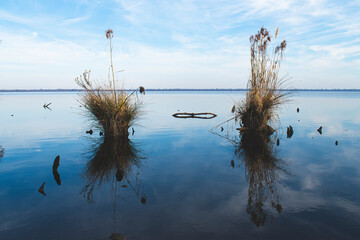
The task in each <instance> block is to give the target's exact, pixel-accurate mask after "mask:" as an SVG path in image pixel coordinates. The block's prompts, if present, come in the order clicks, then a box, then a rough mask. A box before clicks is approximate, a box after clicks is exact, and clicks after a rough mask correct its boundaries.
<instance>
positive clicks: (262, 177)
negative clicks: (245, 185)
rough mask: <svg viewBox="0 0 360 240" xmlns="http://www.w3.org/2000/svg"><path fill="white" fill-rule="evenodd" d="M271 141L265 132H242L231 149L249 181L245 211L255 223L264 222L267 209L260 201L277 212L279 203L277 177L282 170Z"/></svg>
mask: <svg viewBox="0 0 360 240" xmlns="http://www.w3.org/2000/svg"><path fill="white" fill-rule="evenodd" d="M273 147H274V143H273V142H272V141H271V139H270V137H269V135H268V134H265V133H263V132H257V133H254V134H244V135H243V136H242V138H241V141H240V143H239V145H238V146H237V149H236V151H235V154H236V156H238V157H239V158H240V159H241V160H242V162H243V164H244V165H245V174H246V178H247V181H248V182H249V189H248V205H247V213H248V214H249V215H250V217H251V221H252V222H253V223H254V224H255V225H256V226H257V227H259V226H264V224H265V222H266V219H267V216H268V214H269V213H268V212H266V211H265V210H264V204H265V203H266V202H268V201H270V203H271V204H270V206H271V207H272V208H273V209H275V210H276V212H278V213H281V211H282V206H281V203H280V196H279V193H278V191H277V179H278V175H279V174H281V173H286V170H285V169H284V162H283V161H282V160H281V159H279V158H278V157H277V156H276V152H275V151H274V148H273Z"/></svg>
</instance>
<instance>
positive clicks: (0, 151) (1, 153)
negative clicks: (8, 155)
mask: <svg viewBox="0 0 360 240" xmlns="http://www.w3.org/2000/svg"><path fill="white" fill-rule="evenodd" d="M3 156H4V148H2V147H1V146H0V158H2V157H3Z"/></svg>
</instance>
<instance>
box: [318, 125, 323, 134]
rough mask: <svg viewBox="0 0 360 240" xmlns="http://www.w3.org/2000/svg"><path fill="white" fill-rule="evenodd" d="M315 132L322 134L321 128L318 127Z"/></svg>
mask: <svg viewBox="0 0 360 240" xmlns="http://www.w3.org/2000/svg"><path fill="white" fill-rule="evenodd" d="M317 131H318V132H319V133H320V134H322V126H320V127H319V128H318V130H317Z"/></svg>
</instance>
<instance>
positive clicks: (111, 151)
mask: <svg viewBox="0 0 360 240" xmlns="http://www.w3.org/2000/svg"><path fill="white" fill-rule="evenodd" d="M141 159H143V157H141V156H140V151H139V150H138V149H137V148H136V146H135V145H134V144H133V143H132V142H131V141H130V140H127V139H124V138H122V137H121V138H119V137H105V138H104V142H102V143H100V144H99V145H98V146H96V147H95V148H94V149H93V150H92V158H91V160H90V161H89V162H88V163H87V164H86V167H85V171H84V175H85V176H86V177H87V179H88V184H87V185H86V186H85V187H84V188H83V190H82V193H83V195H84V196H85V197H86V198H87V199H88V200H89V201H91V200H92V196H93V191H94V188H95V186H96V185H102V183H103V182H104V181H109V180H110V179H113V178H114V177H115V179H116V181H117V182H120V181H122V180H123V178H126V177H127V176H128V175H129V174H130V173H131V171H132V168H133V167H139V165H140V160H141Z"/></svg>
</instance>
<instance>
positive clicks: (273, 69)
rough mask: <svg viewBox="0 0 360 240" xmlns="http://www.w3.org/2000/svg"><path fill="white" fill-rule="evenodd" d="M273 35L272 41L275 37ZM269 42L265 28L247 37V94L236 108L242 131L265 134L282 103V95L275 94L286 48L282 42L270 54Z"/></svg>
mask: <svg viewBox="0 0 360 240" xmlns="http://www.w3.org/2000/svg"><path fill="white" fill-rule="evenodd" d="M277 33H278V30H277V31H276V34H275V38H276V37H277ZM271 41H272V39H271V36H270V34H269V32H268V31H267V29H265V28H261V30H260V31H259V32H258V33H257V34H256V35H252V36H251V37H250V54H251V59H250V63H251V76H250V79H249V81H248V88H249V91H248V93H247V96H246V99H245V101H244V102H243V103H241V104H239V105H238V106H237V108H236V115H237V118H238V119H240V120H241V122H242V125H243V126H244V127H245V128H246V130H257V131H258V130H260V131H261V130H268V129H266V128H268V122H269V120H273V119H274V117H275V116H276V114H275V112H274V110H275V109H276V107H277V106H278V105H280V104H281V103H282V102H283V100H284V96H285V94H284V92H281V91H279V89H280V87H281V85H282V83H283V80H282V79H279V77H278V74H279V69H280V63H281V61H282V59H283V52H284V50H285V48H286V41H285V40H284V41H282V42H281V43H280V44H279V45H278V46H277V47H275V49H273V51H272V54H271V55H270V56H269V55H268V47H269V46H270V43H271Z"/></svg>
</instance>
